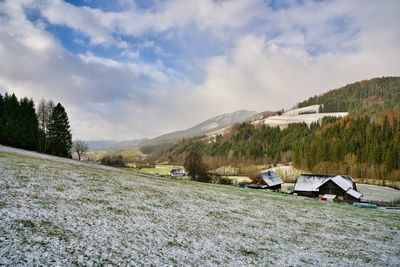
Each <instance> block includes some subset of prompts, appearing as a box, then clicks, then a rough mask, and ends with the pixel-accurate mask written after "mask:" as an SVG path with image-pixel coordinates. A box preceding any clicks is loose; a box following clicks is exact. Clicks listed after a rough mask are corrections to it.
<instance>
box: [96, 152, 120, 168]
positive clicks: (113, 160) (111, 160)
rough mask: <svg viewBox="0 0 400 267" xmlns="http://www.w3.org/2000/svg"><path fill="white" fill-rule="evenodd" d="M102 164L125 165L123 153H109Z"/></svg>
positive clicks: (102, 160)
mask: <svg viewBox="0 0 400 267" xmlns="http://www.w3.org/2000/svg"><path fill="white" fill-rule="evenodd" d="M101 164H102V165H107V166H114V167H124V166H125V161H124V159H123V157H122V156H121V155H109V156H105V157H104V158H102V159H101Z"/></svg>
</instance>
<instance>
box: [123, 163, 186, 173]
mask: <svg viewBox="0 0 400 267" xmlns="http://www.w3.org/2000/svg"><path fill="white" fill-rule="evenodd" d="M128 166H131V167H129V168H126V169H127V170H131V171H134V172H139V173H145V174H153V175H169V174H170V171H171V169H174V168H182V166H176V165H156V167H155V168H141V169H136V168H134V164H129V165H128Z"/></svg>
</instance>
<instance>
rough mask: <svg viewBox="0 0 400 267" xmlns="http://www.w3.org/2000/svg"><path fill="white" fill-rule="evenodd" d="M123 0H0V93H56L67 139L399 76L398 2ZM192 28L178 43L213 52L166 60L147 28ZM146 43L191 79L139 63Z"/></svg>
mask: <svg viewBox="0 0 400 267" xmlns="http://www.w3.org/2000/svg"><path fill="white" fill-rule="evenodd" d="M123 2H124V3H122V4H121V5H124V6H125V7H129V9H128V10H126V11H123V12H105V11H101V10H100V9H93V8H88V7H80V8H78V7H75V6H73V5H70V4H67V3H65V2H62V1H38V2H37V1H33V0H32V1H24V2H20V1H4V2H0V13H2V14H3V15H2V16H0V25H1V26H0V92H4V91H5V90H9V91H13V92H16V93H17V94H18V95H19V96H28V97H34V98H35V100H36V101H38V100H39V99H41V98H42V97H45V98H48V99H50V98H52V99H54V100H55V101H60V102H62V103H63V104H64V105H65V106H66V108H67V111H68V112H69V115H70V120H71V124H72V129H73V131H74V134H75V136H76V137H77V138H84V139H133V138H139V137H151V136H155V135H159V134H162V133H165V132H166V131H171V130H177V129H183V128H186V127H189V126H192V125H194V124H195V123H198V122H200V121H201V120H204V119H207V118H209V117H210V116H214V115H218V114H219V113H223V112H231V111H235V110H238V109H249V110H258V111H264V110H277V109H281V108H289V107H291V106H292V105H294V104H295V103H296V102H298V101H301V100H303V99H305V98H308V97H309V96H311V95H314V94H318V93H320V92H322V91H325V90H328V89H332V88H336V87H339V86H342V85H344V84H346V83H350V82H354V81H357V80H362V79H369V78H372V77H379V76H388V75H397V76H398V75H399V74H400V65H399V64H398V62H400V53H399V51H398V47H400V32H399V30H398V29H397V25H399V24H400V19H399V16H398V14H399V11H400V3H399V2H398V1H384V2H382V1H369V2H364V1H361V2H359V1H329V2H321V3H314V2H306V4H305V5H303V6H296V5H293V6H292V7H291V8H290V9H280V10H279V11H272V10H271V9H269V8H268V7H267V6H265V5H264V4H263V3H262V1H244V0H243V1H211V0H209V1H208V0H207V1H166V2H162V3H161V4H160V5H159V6H156V7H152V8H147V9H138V8H137V6H136V5H132V2H129V3H128V2H127V1H123ZM24 7H26V8H34V7H39V8H41V9H42V12H41V13H42V14H43V16H44V17H45V18H46V19H47V20H48V22H49V23H51V24H58V25H66V26H67V27H70V28H72V29H74V30H76V31H79V32H81V33H82V34H84V35H87V36H88V37H89V39H90V42H91V45H92V46H95V45H102V46H104V47H107V46H118V47H119V48H120V50H119V51H120V52H118V53H119V56H122V57H124V61H119V60H118V59H116V58H109V57H106V56H104V55H103V56H100V55H98V54H96V53H94V52H93V51H92V52H90V49H89V50H87V52H81V53H80V54H72V53H70V52H68V51H66V50H65V48H64V47H63V44H62V43H61V41H60V40H58V39H57V36H55V35H52V34H50V33H49V32H47V31H46V24H45V23H47V22H46V20H43V21H40V20H37V21H35V22H31V21H29V20H28V19H27V18H26V10H25V9H24ZM194 28H196V29H200V31H201V34H202V36H201V38H202V39H201V38H199V39H196V38H194V40H196V41H197V42H198V43H190V42H188V43H184V44H181V46H182V49H187V50H190V49H192V47H193V46H200V47H203V48H204V49H208V48H209V46H211V44H210V40H209V39H207V36H218V37H220V38H221V39H223V40H222V41H221V44H220V43H217V44H212V45H213V46H214V45H215V46H218V45H220V47H218V49H216V50H217V51H219V52H218V54H217V55H213V56H211V57H207V56H204V55H202V54H200V55H195V56H194V57H190V58H186V57H184V58H175V57H176V55H175V54H174V53H170V51H168V47H163V44H162V43H160V42H157V41H156V38H154V39H151V38H147V37H148V34H150V35H151V36H154V35H156V36H157V34H159V33H164V32H165V33H166V35H168V36H169V38H170V39H169V41H171V40H174V38H175V37H176V36H178V35H179V34H181V33H182V32H183V33H185V32H190V33H192V34H196V33H197V32H196V31H194V30H193V29H194ZM122 35H130V36H135V37H138V36H140V37H141V41H140V42H137V43H134V44H131V43H129V42H128V41H127V40H125V39H124V38H122ZM181 35H183V36H185V35H184V34H181ZM164 37H165V36H164ZM183 38H184V37H183ZM76 42H83V40H82V39H76ZM226 44H228V45H226ZM104 47H103V48H104ZM146 49H149V50H150V49H151V50H153V51H156V54H157V51H158V53H159V54H163V55H168V58H169V59H171V58H172V59H173V60H174V61H178V62H180V63H182V64H185V65H187V66H191V67H193V69H198V70H199V73H200V74H199V76H200V77H202V79H201V80H191V78H190V77H188V76H185V74H184V73H183V72H182V71H181V70H180V69H178V68H174V65H168V64H167V63H166V62H164V61H162V60H161V59H160V60H154V61H153V62H152V63H150V62H144V61H142V54H141V52H142V50H146ZM210 49H211V48H210ZM310 49H311V50H312V49H314V50H313V51H310ZM121 51H122V52H121ZM193 51H196V50H193ZM183 55H185V53H183Z"/></svg>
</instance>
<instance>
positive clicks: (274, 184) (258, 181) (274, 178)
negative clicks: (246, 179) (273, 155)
mask: <svg viewBox="0 0 400 267" xmlns="http://www.w3.org/2000/svg"><path fill="white" fill-rule="evenodd" d="M282 183H283V181H282V179H281V178H280V177H279V176H278V175H277V174H276V173H275V172H273V171H266V172H261V173H260V174H259V175H257V176H256V177H255V178H254V179H253V181H252V183H251V184H250V185H248V187H250V188H260V189H271V190H276V189H280V188H281V185H282Z"/></svg>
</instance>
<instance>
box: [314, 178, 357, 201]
mask: <svg viewBox="0 0 400 267" xmlns="http://www.w3.org/2000/svg"><path fill="white" fill-rule="evenodd" d="M348 177H350V176H340V175H337V176H335V177H332V178H329V179H327V180H326V181H325V182H324V183H323V184H325V183H327V182H328V181H332V182H334V183H335V184H336V185H337V186H339V187H340V188H342V189H343V191H345V192H346V193H347V194H349V195H350V196H352V197H354V198H357V199H359V198H360V197H362V194H361V193H360V192H357V191H356V190H354V187H353V182H352V181H354V180H353V178H351V177H350V178H351V180H349V179H348ZM346 178H347V179H346ZM323 184H321V185H320V186H319V187H321V186H322V185H323ZM319 187H318V189H319Z"/></svg>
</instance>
